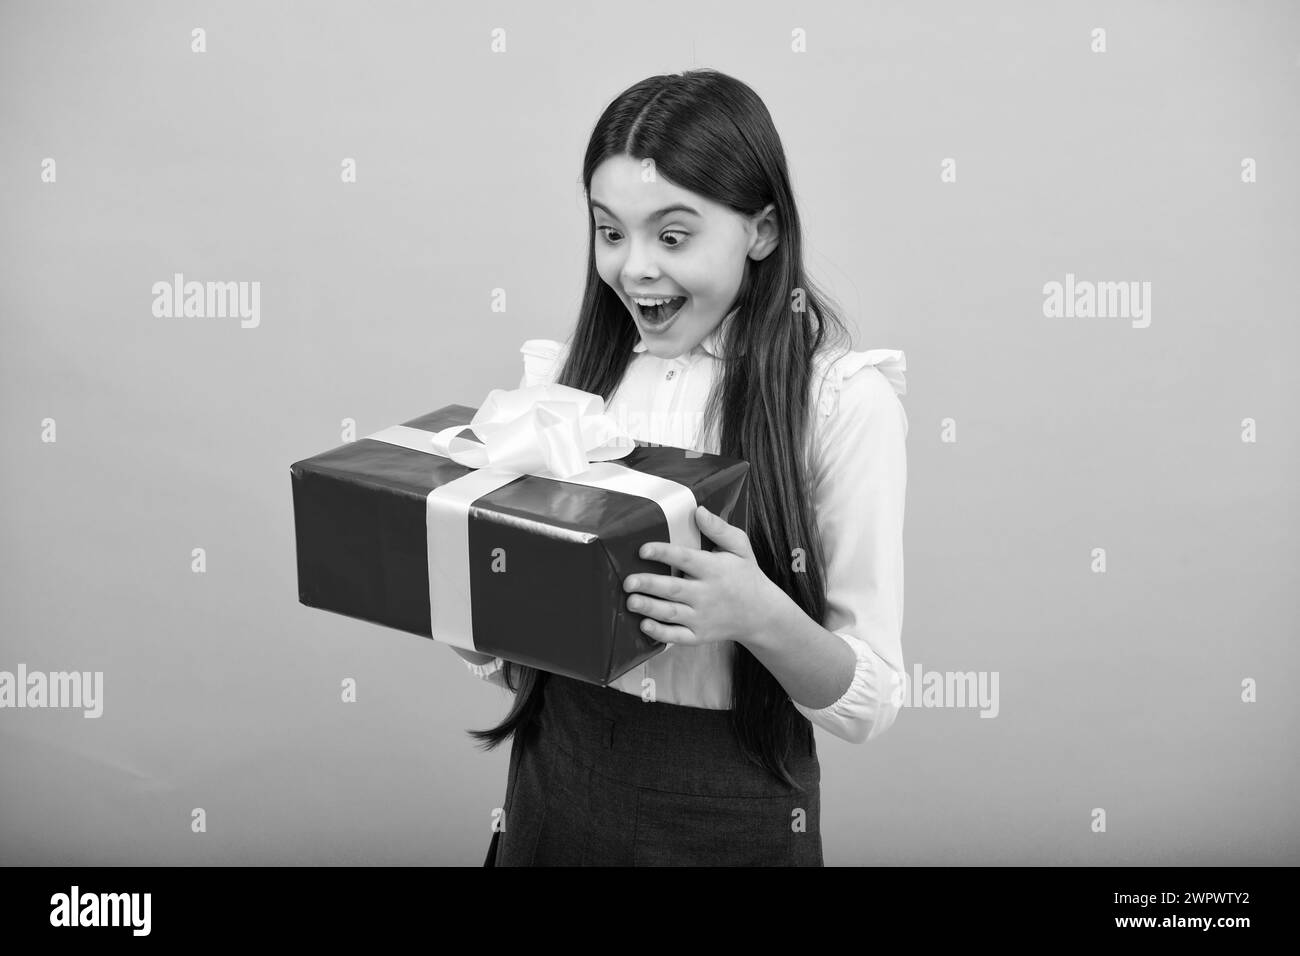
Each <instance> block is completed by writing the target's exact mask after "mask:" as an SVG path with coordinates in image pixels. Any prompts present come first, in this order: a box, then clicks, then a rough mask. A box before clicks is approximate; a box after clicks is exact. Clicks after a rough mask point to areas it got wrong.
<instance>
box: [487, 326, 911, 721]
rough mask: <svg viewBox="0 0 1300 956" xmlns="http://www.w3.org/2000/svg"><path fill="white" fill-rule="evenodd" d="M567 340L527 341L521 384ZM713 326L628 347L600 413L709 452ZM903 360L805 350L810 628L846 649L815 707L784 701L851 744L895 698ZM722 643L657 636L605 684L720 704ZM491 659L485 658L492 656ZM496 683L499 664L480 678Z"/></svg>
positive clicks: (644, 434) (885, 717)
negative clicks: (674, 353) (648, 654)
mask: <svg viewBox="0 0 1300 956" xmlns="http://www.w3.org/2000/svg"><path fill="white" fill-rule="evenodd" d="M568 348H569V346H568V344H567V343H566V344H561V343H559V342H555V341H553V340H551V339H529V340H528V341H527V342H525V343H524V344H523V347H522V348H521V349H520V352H522V353H523V355H524V376H523V378H522V380H521V381H520V383H519V387H520V388H523V387H526V386H529V385H537V384H541V383H544V382H545V383H550V382H553V381H554V378H555V375H556V374H558V372H559V370H560V368H561V367H562V366H563V363H564V358H565V356H566V354H567V352H568ZM720 349H721V334H720V332H719V331H718V330H715V331H714V332H713V333H712V334H710V335H709V336H708V337H707V338H705V339H704V341H703V342H701V343H700V344H699V345H697V346H696V347H695V348H694V349H693V350H691V352H690V353H689V354H686V355H681V356H679V357H677V358H674V359H661V358H658V357H656V356H654V355H651V354H649V353H648V352H647V351H646V347H645V343H644V342H638V343H637V344H636V346H635V347H634V348H633V351H634V352H635V353H637V355H636V357H635V358H633V359H632V361H631V362H630V363H629V364H628V369H627V372H626V374H625V375H624V378H623V381H622V382H621V383H620V385H619V387H618V389H617V391H616V392H615V394H614V396H613V397H612V399H611V400H610V401H609V402H608V403H607V404H606V412H607V413H608V414H611V415H613V416H615V417H616V419H618V420H619V422H620V424H621V425H622V426H623V428H624V430H625V431H626V432H627V433H628V434H630V435H632V436H633V437H634V438H637V439H640V440H641V441H645V442H650V443H653V444H660V445H672V446H674V447H678V448H690V449H692V450H696V451H704V452H709V453H713V454H717V453H718V450H719V447H720V442H719V439H718V436H717V435H716V433H712V434H710V435H708V436H704V437H703V438H702V437H701V435H700V432H701V430H702V421H703V411H704V405H705V402H706V400H707V398H708V394H709V388H710V386H711V385H712V383H713V377H714V375H715V374H716V373H717V371H718V369H719V368H720V367H721V363H720V362H719V360H718V359H719V357H720V355H721V351H720ZM906 367H907V364H906V360H905V357H904V355H903V353H902V352H901V351H898V350H897V349H871V350H869V351H865V352H853V351H850V352H846V353H843V354H841V355H839V356H836V357H829V356H826V355H819V356H818V357H817V358H816V359H815V361H814V371H815V376H814V387H815V388H816V389H817V402H816V413H815V418H816V424H815V427H814V428H813V429H811V430H810V436H811V440H812V447H811V448H810V449H808V451H809V452H810V457H809V459H808V461H809V471H808V474H810V475H811V476H812V489H813V502H814V506H815V511H816V516H817V526H818V528H819V530H820V532H821V536H822V541H823V547H824V548H825V552H826V559H827V564H828V567H827V571H826V575H825V577H826V582H827V594H826V597H827V613H826V618H825V620H823V621H822V626H823V627H825V628H826V629H827V630H829V631H831V632H833V633H835V634H836V635H838V636H839V637H841V638H842V639H843V640H844V641H846V642H847V643H848V645H849V647H851V648H852V649H853V652H854V655H855V657H856V659H857V666H856V669H855V672H854V675H853V682H852V683H851V684H850V685H849V688H848V690H846V691H845V692H844V694H843V696H841V697H840V699H839V700H837V701H834V702H833V703H831V704H829V705H827V706H826V707H822V708H820V709H817V710H814V709H812V708H810V707H805V706H803V705H802V704H800V703H798V702H797V701H795V702H794V706H795V708H796V709H797V710H798V711H799V712H800V713H802V714H803V715H804V716H805V717H807V718H808V719H809V720H810V721H812V722H813V723H814V724H816V725H817V726H819V727H822V728H823V729H825V730H827V731H829V732H830V733H832V734H834V735H835V736H837V737H840V738H842V739H844V740H847V741H850V742H852V743H865V742H866V741H868V740H872V739H874V738H876V737H878V736H879V735H880V734H882V733H884V732H885V730H887V729H888V728H889V727H890V726H891V725H892V724H893V722H894V720H895V718H896V717H897V716H898V711H899V709H900V708H901V706H902V701H903V691H902V688H903V681H904V667H903V651H902V643H901V635H902V626H903V511H904V497H905V492H906V487H907V454H906V446H905V440H906V437H907V428H908V422H907V414H906V412H905V411H904V409H903V404H902V402H901V401H899V398H898V396H899V395H903V394H906V391H907V388H906V383H905V381H904V378H903V372H904V370H905V369H906ZM733 648H734V643H733V642H731V641H722V642H715V643H709V644H700V645H694V646H692V645H685V644H669V645H668V647H667V649H665V650H664V651H662V652H661V653H659V654H657V655H655V656H654V657H652V658H651V659H650V660H648V661H646V662H645V663H643V664H640V665H638V666H636V667H634V668H632V669H631V670H630V671H628V672H627V673H626V674H624V675H623V676H622V677H620V678H618V679H617V680H615V681H613V682H612V683H611V684H610V685H609V686H610V687H612V688H614V689H616V690H620V691H624V692H626V693H629V694H635V695H636V696H638V697H640V696H641V695H642V680H643V679H644V678H647V677H650V678H653V679H654V684H653V685H648V686H653V687H654V699H655V700H657V701H662V702H666V703H674V704H684V705H687V706H691V707H705V708H710V709H715V710H726V709H728V708H729V707H730V705H731V654H732V651H733ZM494 663H495V662H494ZM466 665H467V666H469V667H470V670H471V672H473V673H475V674H477V675H478V676H481V677H484V679H485V680H488V681H489V682H491V683H495V684H498V685H499V686H503V687H504V686H505V685H504V683H503V677H502V674H501V672H500V671H499V670H497V671H495V672H492V673H489V674H487V675H486V676H484V673H483V671H484V669H483V668H479V667H475V666H474V665H470V664H469V662H468V661H467V662H466Z"/></svg>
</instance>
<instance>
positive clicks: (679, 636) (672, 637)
mask: <svg viewBox="0 0 1300 956" xmlns="http://www.w3.org/2000/svg"><path fill="white" fill-rule="evenodd" d="M641 630H643V631H644V632H645V633H647V634H649V635H650V636H651V637H653V638H654V639H655V640H656V641H662V642H663V643H665V644H695V643H698V642H697V641H696V640H695V634H694V632H692V631H691V629H690V628H687V627H681V626H679V625H676V624H663V623H661V622H659V621H654V620H651V619H650V618H646V619H645V620H644V621H642V622H641Z"/></svg>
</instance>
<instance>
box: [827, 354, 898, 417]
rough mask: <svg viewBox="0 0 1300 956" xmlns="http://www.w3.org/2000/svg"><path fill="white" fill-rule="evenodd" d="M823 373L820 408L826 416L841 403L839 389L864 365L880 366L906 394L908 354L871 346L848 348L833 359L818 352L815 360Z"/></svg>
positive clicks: (895, 386) (889, 379)
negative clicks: (860, 349)
mask: <svg viewBox="0 0 1300 956" xmlns="http://www.w3.org/2000/svg"><path fill="white" fill-rule="evenodd" d="M815 365H816V366H817V368H818V370H819V372H820V374H821V388H820V392H819V394H818V399H817V408H818V410H819V411H820V412H821V414H822V415H823V416H827V415H830V414H832V413H833V412H834V411H835V409H836V408H837V407H838V405H839V396H840V389H841V388H842V387H843V386H844V382H845V381H846V380H847V379H848V378H850V377H851V376H853V375H855V374H857V373H858V372H860V371H861V370H862V369H864V368H866V367H868V366H871V367H872V368H875V369H877V370H878V371H879V372H880V373H881V374H882V375H884V376H885V379H886V380H887V381H888V382H889V384H890V385H892V386H893V388H894V392H895V394H897V395H906V394H907V379H906V377H905V376H904V375H903V373H904V372H905V371H906V370H907V357H906V356H905V355H904V354H903V352H902V351H901V350H900V349H868V350H866V351H865V352H845V353H843V354H841V355H839V356H838V357H837V358H834V359H831V358H828V357H826V356H824V355H819V356H818V357H817V359H816V360H815Z"/></svg>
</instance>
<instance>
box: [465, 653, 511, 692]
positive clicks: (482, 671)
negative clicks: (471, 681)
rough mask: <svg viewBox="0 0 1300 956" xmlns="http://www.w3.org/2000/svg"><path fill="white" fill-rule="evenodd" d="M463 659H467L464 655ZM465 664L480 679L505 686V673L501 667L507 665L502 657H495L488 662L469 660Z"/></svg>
mask: <svg viewBox="0 0 1300 956" xmlns="http://www.w3.org/2000/svg"><path fill="white" fill-rule="evenodd" d="M461 660H462V661H465V659H464V658H463V657H462V658H461ZM465 666H466V667H467V668H469V672H470V673H471V674H473V675H474V676H475V677H477V678H478V679H479V680H485V681H487V682H488V683H489V684H496V685H497V686H498V687H504V686H505V674H504V672H503V671H502V669H501V668H502V667H504V666H505V661H503V660H502V659H501V658H499V657H494V658H493V659H492V660H490V661H488V662H487V663H486V664H471V663H470V662H469V661H465Z"/></svg>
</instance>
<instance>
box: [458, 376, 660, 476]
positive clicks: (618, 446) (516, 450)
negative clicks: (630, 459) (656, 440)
mask: <svg viewBox="0 0 1300 956" xmlns="http://www.w3.org/2000/svg"><path fill="white" fill-rule="evenodd" d="M466 428H472V429H473V430H474V434H475V435H477V436H478V437H479V439H480V440H479V441H472V440H471V439H468V438H464V437H461V434H460V433H461V432H463V431H464V430H465V429H466ZM432 443H433V449H434V452H435V453H436V454H439V455H442V456H443V457H444V458H450V459H451V460H452V461H454V462H456V463H457V464H460V465H465V466H466V467H467V468H504V469H508V470H510V471H516V472H524V473H527V474H530V475H540V476H542V477H555V478H571V477H573V476H574V475H581V474H584V473H585V472H586V471H587V470H588V469H589V468H590V467H591V462H596V461H614V460H615V459H618V458H624V457H626V456H627V455H628V454H629V453H630V452H631V451H632V449H634V448H635V447H636V442H635V441H633V439H632V438H631V436H630V435H628V434H627V433H626V432H625V431H623V429H621V428H620V427H619V426H618V424H617V422H615V421H614V418H613V417H612V416H611V415H608V414H606V413H605V400H604V399H603V398H601V397H600V396H599V395H596V394H593V393H592V392H584V391H582V390H581V389H576V388H570V387H569V386H567V385H530V386H528V387H526V388H516V389H510V390H506V389H499V388H498V389H493V390H492V391H491V392H489V393H488V397H487V398H486V399H485V400H484V402H483V404H482V405H481V406H480V407H479V410H478V411H477V412H476V413H475V415H474V418H473V419H472V420H471V421H470V423H469V425H453V426H451V427H450V428H444V429H443V430H442V431H439V432H434V433H433V437H432Z"/></svg>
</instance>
